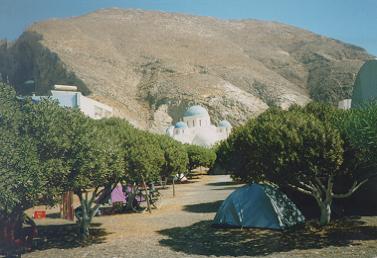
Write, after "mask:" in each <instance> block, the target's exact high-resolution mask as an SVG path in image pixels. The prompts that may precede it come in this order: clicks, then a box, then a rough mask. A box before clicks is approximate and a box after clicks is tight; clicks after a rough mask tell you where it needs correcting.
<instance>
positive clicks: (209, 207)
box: [183, 201, 223, 213]
mask: <svg viewBox="0 0 377 258" xmlns="http://www.w3.org/2000/svg"><path fill="white" fill-rule="evenodd" d="M222 203H223V201H216V202H206V203H198V204H190V205H185V206H184V207H183V210H184V211H187V212H194V213H210V212H216V211H217V210H218V209H219V208H220V205H221V204H222Z"/></svg>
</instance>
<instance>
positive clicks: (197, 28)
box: [15, 9, 373, 132]
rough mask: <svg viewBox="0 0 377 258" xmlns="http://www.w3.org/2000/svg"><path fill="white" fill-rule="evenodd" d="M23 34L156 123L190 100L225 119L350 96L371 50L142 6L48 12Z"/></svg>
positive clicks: (124, 110)
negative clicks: (67, 14) (49, 16)
mask: <svg viewBox="0 0 377 258" xmlns="http://www.w3.org/2000/svg"><path fill="white" fill-rule="evenodd" d="M28 33H32V34H35V35H38V37H34V38H37V39H36V40H37V41H38V42H39V43H40V44H41V45H42V46H43V47H44V48H46V49H48V50H49V51H50V52H51V53H54V55H55V54H56V55H57V57H58V58H59V60H60V62H61V63H62V64H63V66H64V67H65V68H66V69H67V71H69V73H72V74H74V76H75V77H77V78H78V80H80V81H82V82H83V83H84V84H85V87H87V89H89V91H90V93H91V95H92V96H93V97H94V98H97V99H99V100H101V101H103V102H105V103H108V104H110V105H112V106H114V107H115V108H117V110H118V113H119V115H120V116H123V117H125V118H127V119H128V120H129V121H130V122H131V123H133V124H135V125H136V126H138V127H141V128H145V129H151V130H154V131H159V132H162V130H164V128H166V127H167V125H168V124H170V123H171V122H172V121H177V120H178V119H179V118H180V117H181V116H182V114H183V111H184V109H185V108H186V107H187V106H188V105H190V104H194V103H195V104H201V105H203V106H205V107H207V108H208V110H209V112H210V114H211V116H212V119H213V122H217V121H218V120H219V119H228V120H229V121H230V122H232V123H234V124H240V123H242V122H244V121H245V120H246V119H247V118H249V117H250V116H253V115H256V114H258V113H260V112H262V111H263V110H265V109H266V108H268V106H271V105H278V106H282V107H288V106H289V105H291V104H292V103H298V104H304V103H307V102H308V101H310V99H317V100H322V101H327V102H333V103H335V102H337V100H338V99H340V98H343V97H345V96H347V95H349V93H350V90H351V89H352V85H353V82H354V80H355V77H356V74H357V71H358V70H359V68H360V66H361V65H362V64H363V63H364V61H365V60H368V59H372V58H373V57H372V56H370V55H369V54H368V53H366V51H365V50H363V49H362V48H359V47H356V46H353V45H349V44H345V43H342V42H339V41H337V40H334V39H330V38H326V37H323V36H320V35H316V34H314V33H311V32H309V31H306V30H302V29H299V28H296V27H292V26H288V25H284V24H280V23H276V22H267V21H258V20H219V19H215V18H211V17H198V16H190V15H183V14H176V13H164V12H154V11H153V12H152V11H141V10H123V9H104V10H99V11H97V12H94V13H90V14H87V15H84V16H80V17H74V18H69V19H56V20H48V21H44V22H39V23H36V24H33V25H32V26H31V27H30V28H29V29H28ZM15 44H17V42H16V43H15ZM72 76H73V75H72Z"/></svg>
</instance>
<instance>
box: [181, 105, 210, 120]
mask: <svg viewBox="0 0 377 258" xmlns="http://www.w3.org/2000/svg"><path fill="white" fill-rule="evenodd" d="M183 116H184V117H190V116H209V114H208V111H207V109H205V108H204V107H202V106H199V105H195V106H192V107H190V108H188V109H187V110H186V112H185V114H184V115H183Z"/></svg>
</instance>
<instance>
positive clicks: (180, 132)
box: [166, 105, 232, 147]
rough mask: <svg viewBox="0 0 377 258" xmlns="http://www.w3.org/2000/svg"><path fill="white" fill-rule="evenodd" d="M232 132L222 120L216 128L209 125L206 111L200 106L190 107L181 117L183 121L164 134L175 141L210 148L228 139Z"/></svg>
mask: <svg viewBox="0 0 377 258" xmlns="http://www.w3.org/2000/svg"><path fill="white" fill-rule="evenodd" d="M231 130H232V126H231V124H230V123H229V122H228V121H226V120H223V121H221V122H220V123H219V124H218V126H215V125H212V124H211V118H210V116H209V114H208V111H207V110H206V109H205V108H204V107H202V106H198V105H196V106H192V107H190V108H188V109H187V110H186V112H185V113H184V115H183V121H180V122H177V123H176V124H175V125H172V126H170V127H169V128H167V129H166V134H167V135H169V136H170V137H172V138H174V139H175V140H177V141H180V142H182V143H188V144H195V145H199V146H203V147H211V146H213V145H214V144H215V143H217V142H219V141H221V140H224V139H226V138H228V136H229V134H230V132H231Z"/></svg>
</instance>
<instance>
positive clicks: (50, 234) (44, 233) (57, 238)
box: [33, 223, 108, 250]
mask: <svg viewBox="0 0 377 258" xmlns="http://www.w3.org/2000/svg"><path fill="white" fill-rule="evenodd" d="M100 225H101V224H99V223H93V224H92V225H91V228H90V238H89V239H88V240H87V241H85V242H82V241H80V236H79V228H78V225H77V224H64V225H42V226H38V237H37V238H35V239H34V242H33V250H45V249H51V248H59V249H68V248H75V247H79V246H83V245H91V244H100V243H103V242H104V240H105V237H106V236H107V235H108V233H107V232H106V231H105V230H104V229H103V228H99V227H100Z"/></svg>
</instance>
